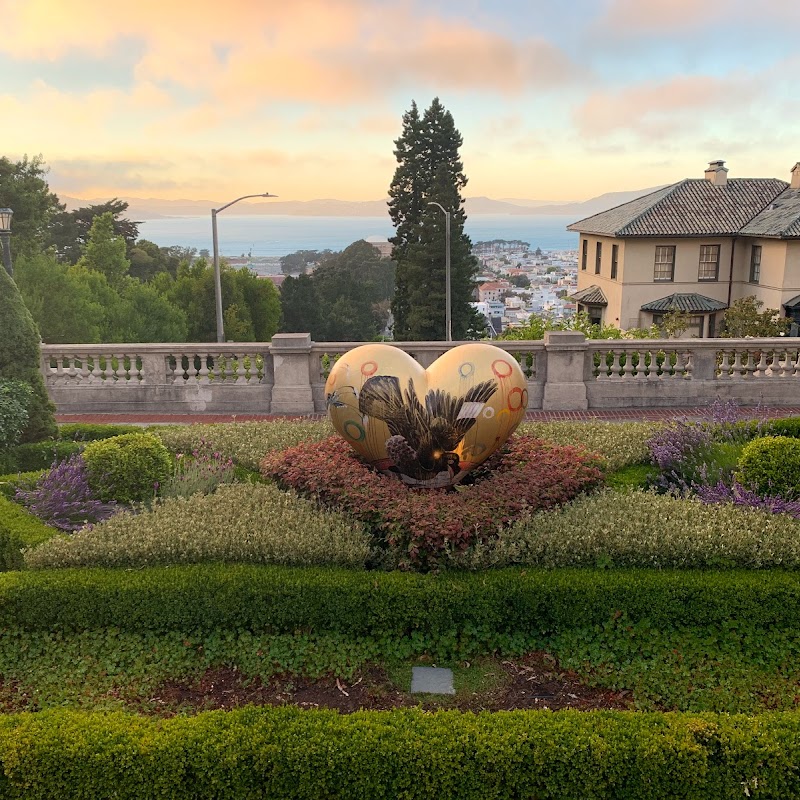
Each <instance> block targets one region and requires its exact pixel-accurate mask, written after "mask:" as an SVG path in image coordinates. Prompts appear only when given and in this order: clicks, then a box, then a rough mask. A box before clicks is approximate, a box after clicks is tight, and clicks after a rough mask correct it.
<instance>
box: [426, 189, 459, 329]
mask: <svg viewBox="0 0 800 800" xmlns="http://www.w3.org/2000/svg"><path fill="white" fill-rule="evenodd" d="M428 205H429V206H436V207H437V208H439V209H441V211H442V213H443V214H444V235H445V242H444V302H445V324H444V327H445V341H448V342H452V341H453V314H452V298H451V297H450V212H449V211H448V210H447V209H446V208H445V207H444V206H443V205H441V204H440V203H428Z"/></svg>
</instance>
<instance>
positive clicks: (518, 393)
mask: <svg viewBox="0 0 800 800" xmlns="http://www.w3.org/2000/svg"><path fill="white" fill-rule="evenodd" d="M527 394H528V390H527V389H520V388H519V386H515V387H514V388H513V389H512V390H511V391H510V392H509V393H508V407H509V409H510V410H511V411H519V410H520V409H522V408H525V406H527V405H528V399H527V396H526V395H527ZM514 397H519V405H514Z"/></svg>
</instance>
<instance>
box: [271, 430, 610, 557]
mask: <svg viewBox="0 0 800 800" xmlns="http://www.w3.org/2000/svg"><path fill="white" fill-rule="evenodd" d="M261 472H262V474H263V475H264V476H265V477H268V478H272V479H273V480H275V481H277V482H278V484H279V485H281V486H283V487H285V488H292V489H295V490H296V491H298V492H300V493H301V494H304V495H306V496H313V497H316V498H317V499H318V500H319V501H320V502H321V503H322V504H323V505H325V506H328V507H332V508H337V509H339V510H341V511H345V512H347V513H349V514H351V515H352V516H353V517H355V518H357V519H359V520H361V521H362V522H365V523H367V524H368V525H370V526H371V527H372V529H373V531H374V533H375V534H376V535H377V536H379V537H382V538H383V539H385V541H386V542H387V544H388V545H389V547H391V548H392V549H395V550H398V551H400V552H399V561H400V563H401V565H406V566H413V567H415V568H418V569H430V568H431V567H434V566H436V563H437V560H438V559H439V558H440V557H441V555H442V554H443V553H444V552H445V551H446V550H447V549H448V548H449V549H452V550H465V549H466V548H468V547H470V546H471V545H473V544H475V543H476V542H477V541H481V540H486V539H488V538H491V537H492V536H496V535H497V532H498V530H499V529H500V528H503V527H505V526H506V525H508V524H510V523H511V522H513V521H514V520H515V519H517V518H518V517H519V516H520V515H521V514H523V513H526V512H532V511H537V510H539V509H545V508H552V507H553V506H556V505H559V504H561V503H565V502H567V501H568V500H571V499H572V498H574V497H575V496H576V495H578V494H580V493H581V492H582V491H584V490H586V489H589V488H591V487H592V486H594V485H596V484H597V483H598V482H599V481H600V478H601V471H600V462H599V459H598V458H597V457H596V456H593V455H592V454H590V453H586V452H584V451H583V450H579V449H577V448H574V447H559V446H557V445H553V444H550V443H548V442H543V441H540V440H538V439H534V438H532V437H530V436H517V437H514V438H512V439H511V440H510V441H509V442H508V443H507V444H506V446H505V448H504V449H503V450H502V451H501V452H499V453H496V454H495V455H494V456H492V458H491V459H490V460H489V461H487V462H486V464H485V465H483V466H482V467H480V468H479V469H478V470H476V472H475V474H474V482H473V483H471V484H469V485H462V486H458V487H457V488H456V489H415V488H411V487H409V486H406V484H404V483H402V482H401V481H400V480H399V479H397V478H393V477H391V476H387V475H383V474H381V473H379V472H377V471H376V470H374V469H373V468H372V467H370V466H369V465H368V464H366V463H365V462H364V461H362V460H361V458H360V457H359V456H358V455H357V454H356V453H355V452H354V451H353V449H352V448H351V447H350V446H349V445H348V444H347V443H346V442H345V441H344V440H343V439H341V438H340V437H339V436H331V437H329V438H328V439H324V440H323V441H321V442H306V443H303V444H300V445H297V446H296V447H291V448H289V449H288V450H284V451H282V452H279V453H270V454H269V455H267V456H266V458H264V460H263V461H262V462H261Z"/></svg>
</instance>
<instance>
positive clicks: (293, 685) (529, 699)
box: [148, 652, 632, 714]
mask: <svg viewBox="0 0 800 800" xmlns="http://www.w3.org/2000/svg"><path fill="white" fill-rule="evenodd" d="M498 668H499V669H501V670H502V672H503V674H502V675H499V676H498V675H495V676H494V679H493V680H492V681H491V683H492V688H490V689H487V690H484V691H478V692H474V693H465V692H459V693H458V694H457V695H456V696H455V697H446V696H433V695H412V694H410V693H409V692H406V691H402V690H401V689H399V688H398V687H397V686H395V685H394V684H393V683H392V682H391V681H390V680H389V678H388V676H387V674H386V672H385V671H384V670H383V669H381V668H379V667H372V668H370V669H369V670H366V671H364V672H363V673H361V674H359V675H357V676H356V677H354V678H352V679H351V680H349V681H343V680H341V679H337V678H331V677H326V678H320V679H317V680H311V679H307V678H297V677H291V678H288V677H280V678H276V679H274V680H272V681H270V682H268V683H262V682H261V681H260V680H258V679H245V678H244V677H243V676H242V675H241V674H240V673H239V672H237V671H236V670H235V669H232V668H227V667H226V668H217V669H212V670H209V671H207V672H206V673H205V674H204V675H203V676H202V677H201V678H199V679H198V680H193V681H192V682H190V683H182V682H178V681H170V682H168V683H165V684H163V685H162V686H161V687H160V688H159V689H158V690H157V691H156V692H154V693H153V694H152V695H151V696H150V698H148V706H149V709H150V712H151V713H156V714H159V713H161V714H171V713H175V712H182V713H186V712H187V711H188V712H192V711H208V710H212V709H231V708H237V707H239V706H244V705H258V706H283V705H295V706H298V707H300V708H329V709H336V710H338V711H340V712H342V713H352V712H354V711H361V710H367V711H387V710H391V709H394V708H408V707H413V706H421V707H422V708H426V709H436V708H455V709H459V710H461V711H476V712H477V711H510V710H514V709H550V710H552V711H557V710H560V709H566V708H571V709H577V710H581V711H590V710H595V709H626V708H630V707H631V704H632V700H631V697H630V695H629V693H627V692H611V691H606V690H604V689H597V688H593V687H590V686H586V685H585V684H583V683H581V681H580V679H579V678H578V677H577V676H576V675H575V674H574V673H571V672H568V671H562V670H560V669H559V668H558V665H557V663H556V661H555V660H554V659H553V658H552V657H551V656H549V655H548V654H546V653H541V652H537V653H530V654H528V655H527V656H524V657H522V658H519V659H515V660H505V661H502V662H500V663H499V664H498V663H497V662H493V663H492V665H491V669H493V670H494V671H495V672H496V671H497V669H498ZM498 678H499V680H498Z"/></svg>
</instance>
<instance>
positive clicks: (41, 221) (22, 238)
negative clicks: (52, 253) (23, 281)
mask: <svg viewBox="0 0 800 800" xmlns="http://www.w3.org/2000/svg"><path fill="white" fill-rule="evenodd" d="M47 172H48V168H47V167H46V166H45V163H44V160H43V159H42V157H41V156H34V157H33V158H28V156H23V158H22V160H21V161H10V160H9V159H8V158H6V157H5V156H3V157H2V158H0V208H10V209H11V210H12V211H13V212H14V219H13V222H12V225H11V228H12V230H11V242H12V257H14V258H16V257H18V256H22V255H33V254H34V253H39V252H41V251H42V250H44V247H45V242H46V240H47V229H48V227H49V225H50V223H51V220H52V219H53V216H54V215H55V214H56V213H57V212H58V211H60V210H61V209H63V205H62V204H61V203H59V200H58V197H57V196H56V195H55V194H53V193H52V192H51V191H50V187H49V186H48V185H47V180H46V179H45V176H46V175H47ZM4 296H5V291H4V290H0V298H2V297H4Z"/></svg>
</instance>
